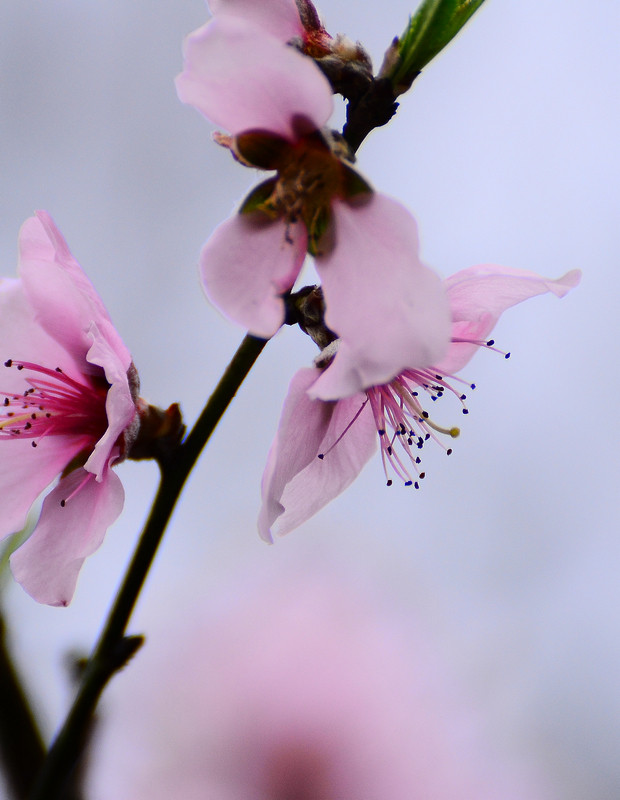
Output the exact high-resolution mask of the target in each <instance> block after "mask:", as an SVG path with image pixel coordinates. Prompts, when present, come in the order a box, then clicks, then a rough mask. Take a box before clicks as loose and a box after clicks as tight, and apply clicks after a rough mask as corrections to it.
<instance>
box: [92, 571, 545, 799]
mask: <svg viewBox="0 0 620 800" xmlns="http://www.w3.org/2000/svg"><path fill="white" fill-rule="evenodd" d="M288 572H289V573H291V572H292V573H293V574H290V575H289V579H288V580H287V581H282V580H275V581H274V580H273V579H272V580H271V581H270V583H269V585H266V586H262V587H256V586H250V589H249V590H248V581H247V580H246V581H244V584H243V585H236V586H235V587H232V589H231V594H232V595H233V596H234V597H235V600H234V603H233V607H232V608H228V609H227V610H225V611H224V613H221V614H220V616H219V618H218V620H217V621H214V620H213V619H211V620H204V619H203V621H202V622H201V621H197V620H196V608H195V606H194V608H193V610H192V612H191V614H190V615H188V616H189V617H190V618H191V619H192V620H193V621H192V623H191V624H188V623H186V624H185V625H184V626H182V627H181V629H179V628H178V623H177V628H176V629H175V630H167V631H163V632H162V635H160V638H159V642H158V641H157V640H156V637H155V636H154V637H152V638H151V647H150V648H148V652H145V653H144V654H143V655H142V656H141V658H140V663H138V662H136V663H135V664H134V665H133V667H132V669H131V670H129V671H128V672H127V673H126V674H124V675H123V676H122V678H123V680H122V682H121V681H120V680H119V683H118V690H117V692H116V697H115V701H116V702H115V703H114V706H113V707H111V708H110V707H108V713H107V714H106V719H105V720H104V721H103V722H102V726H103V730H102V731H101V734H102V736H101V737H100V738H99V741H98V745H99V746H98V747H97V751H96V752H95V753H93V759H94V762H95V763H94V772H93V774H92V775H91V778H90V786H89V789H90V792H89V794H92V796H97V797H99V798H102V800H105V799H106V798H110V800H112V799H113V800H116V799H117V798H119V797H131V798H132V800H147V798H148V800H164V798H165V800H170V798H174V799H175V800H431V798H432V800H466V799H467V800H469V798H475V800H487V799H488V800H517V799H519V800H536V798H539V797H540V796H541V795H540V794H539V792H538V791H537V789H536V788H535V787H534V784H533V781H532V780H531V779H528V778H526V776H525V775H524V774H523V770H520V771H517V770H516V769H515V767H514V766H513V765H509V764H508V762H507V759H506V758H505V757H502V756H501V755H500V754H498V753H496V752H494V750H493V748H492V747H491V746H490V744H489V743H488V742H485V741H484V734H483V727H482V724H481V722H480V720H478V719H476V717H475V715H474V714H473V713H472V710H471V708H469V706H468V703H467V702H465V700H464V698H463V697H462V696H461V695H459V693H458V692H457V691H456V690H455V688H454V686H453V685H452V684H451V680H450V678H449V676H448V670H447V669H446V667H445V665H443V664H442V663H441V662H440V661H439V659H438V658H437V657H435V656H434V654H432V653H431V651H430V648H429V645H428V642H427V641H426V640H425V639H424V637H423V636H421V635H420V634H418V635H417V636H414V635H413V631H412V627H413V626H412V625H411V623H409V624H408V627H407V629H406V630H405V629H403V627H402V623H401V624H399V622H398V619H397V617H396V616H395V615H391V614H390V613H389V612H387V611H385V610H379V609H380V608H381V605H382V604H381V603H379V602H377V598H374V597H368V596H365V595H364V594H363V593H362V592H361V591H360V589H359V585H358V587H357V588H356V589H355V590H351V589H350V588H348V587H347V585H346V580H345V581H344V585H343V576H342V574H341V573H339V575H338V577H337V580H336V579H334V578H331V577H330V576H328V575H326V574H325V572H324V571H322V572H321V573H320V574H317V575H316V577H315V578H314V579H309V578H308V577H307V576H303V575H300V574H299V573H295V572H294V571H292V570H290V569H289V570H288ZM257 588H258V590H257ZM158 645H159V646H158ZM105 726H107V730H106V727H105Z"/></svg>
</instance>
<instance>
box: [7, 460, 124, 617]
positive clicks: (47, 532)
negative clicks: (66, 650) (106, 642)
mask: <svg viewBox="0 0 620 800" xmlns="http://www.w3.org/2000/svg"><path fill="white" fill-rule="evenodd" d="M85 478H86V479H88V480H87V481H86V483H85V484H84V485H82V486H81V488H79V489H78V487H79V486H80V484H81V483H82V482H83V481H84V479H85ZM76 489H78V491H77V493H76V494H75V495H74V496H73V497H71V496H70V495H71V493H72V492H74V491H75V490H76ZM124 496H125V495H124V491H123V486H122V484H121V482H120V480H119V478H118V476H117V475H115V473H114V472H112V471H111V470H108V471H107V472H106V473H105V475H104V477H103V480H102V481H101V482H98V481H97V480H95V478H94V476H92V475H91V474H90V473H88V472H85V471H84V470H83V469H77V470H74V471H73V472H71V473H70V474H69V475H67V477H66V478H63V479H62V480H61V481H60V483H59V484H58V486H57V487H56V488H55V489H54V490H53V491H52V492H50V494H48V496H47V497H46V498H45V502H44V503H43V508H42V510H41V517H40V519H39V522H38V524H37V526H36V528H35V529H34V532H33V533H32V535H31V536H30V538H29V539H28V540H27V541H26V542H25V543H24V544H23V545H22V546H21V547H20V548H19V549H18V550H16V551H15V553H13V555H12V556H11V569H12V571H13V575H14V577H15V580H16V581H17V582H18V583H20V584H21V585H22V587H23V588H24V589H25V590H26V591H27V592H28V594H29V595H30V596H31V597H33V598H34V599H35V600H36V601H37V602H39V603H46V604H47V605H50V606H66V605H68V604H69V603H70V601H71V598H72V597H73V593H74V591H75V585H76V583H77V578H78V574H79V571H80V569H81V567H82V563H83V562H84V559H85V558H87V557H88V556H89V555H91V554H92V553H94V552H95V550H97V548H98V547H99V546H100V545H101V542H102V541H103V537H104V535H105V532H106V530H107V529H108V527H109V526H110V525H111V524H112V523H113V522H114V521H115V520H116V518H117V517H118V515H119V514H120V513H121V511H122V508H123V502H124ZM67 498H68V499H67ZM63 499H67V502H66V505H65V506H64V508H63V507H62V506H61V504H60V501H61V500H63Z"/></svg>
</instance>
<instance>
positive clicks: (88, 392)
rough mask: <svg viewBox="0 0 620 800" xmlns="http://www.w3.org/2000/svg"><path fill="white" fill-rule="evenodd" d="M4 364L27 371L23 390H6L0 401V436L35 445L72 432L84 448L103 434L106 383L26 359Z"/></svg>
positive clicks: (0, 395) (105, 416)
mask: <svg viewBox="0 0 620 800" xmlns="http://www.w3.org/2000/svg"><path fill="white" fill-rule="evenodd" d="M4 366H5V367H8V368H15V369H17V370H20V371H21V370H27V371H28V373H30V374H29V376H28V377H26V378H25V383H26V384H27V386H28V388H27V389H25V391H24V392H22V393H21V394H15V393H11V392H7V393H4V400H3V401H2V400H0V402H1V403H2V404H1V405H0V439H11V438H15V437H19V438H23V439H32V446H33V447H37V445H38V443H39V442H40V441H41V439H43V438H44V437H45V436H67V435H71V436H78V437H82V438H83V439H84V447H86V446H87V445H89V444H94V443H95V442H97V441H98V440H99V439H100V438H101V437H102V436H103V434H104V433H105V431H106V429H107V426H108V419H107V415H106V410H105V402H106V396H107V392H108V385H107V382H105V381H104V380H99V381H97V379H95V381H92V380H91V381H90V382H89V383H88V384H84V383H80V382H78V381H76V380H74V379H73V378H70V377H69V376H68V375H66V374H65V373H64V372H63V371H62V370H61V369H60V367H56V368H55V369H49V368H48V367H43V366H41V365H40V364H34V363H31V362H28V361H14V360H12V359H9V360H8V361H5V362H4ZM2 394H3V393H0V398H1V397H2Z"/></svg>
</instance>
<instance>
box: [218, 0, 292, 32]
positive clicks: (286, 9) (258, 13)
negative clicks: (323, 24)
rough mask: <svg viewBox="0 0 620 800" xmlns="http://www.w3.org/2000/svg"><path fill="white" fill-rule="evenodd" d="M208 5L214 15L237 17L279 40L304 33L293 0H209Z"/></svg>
mask: <svg viewBox="0 0 620 800" xmlns="http://www.w3.org/2000/svg"><path fill="white" fill-rule="evenodd" d="M209 7H210V9H211V12H212V13H213V15H214V16H217V17H223V16H224V15H226V14H228V15H230V16H234V17H238V18H239V19H242V20H245V22H250V23H252V25H256V26H257V27H258V28H260V29H261V31H263V32H264V33H268V34H270V35H271V36H275V38H276V39H279V40H280V41H281V42H288V41H290V40H291V39H293V38H294V37H296V36H302V35H303V33H304V29H303V26H302V24H301V20H300V18H299V11H298V10H297V4H296V3H295V0H260V2H257V0H209Z"/></svg>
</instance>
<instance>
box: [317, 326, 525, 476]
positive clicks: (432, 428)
mask: <svg viewBox="0 0 620 800" xmlns="http://www.w3.org/2000/svg"><path fill="white" fill-rule="evenodd" d="M456 341H458V342H463V343H467V344H474V345H477V346H484V347H486V348H488V349H490V350H494V351H495V352H498V353H501V354H502V355H503V356H504V358H509V357H510V353H505V352H503V351H501V350H498V349H497V348H496V347H494V344H495V342H494V340H493V339H489V340H488V341H479V340H471V339H458V340H457V339H453V342H456ZM452 382H457V384H461V385H462V386H467V387H469V388H470V389H475V388H476V385H475V384H474V383H467V382H466V381H464V380H463V379H462V378H459V377H457V376H454V375H449V376H443V375H439V374H437V373H436V372H434V371H433V370H432V369H426V370H425V369H407V370H404V371H403V372H401V373H400V374H399V375H398V376H397V377H396V378H394V379H393V380H392V381H390V382H389V383H386V384H383V385H382V386H373V387H372V388H370V389H367V390H366V397H365V399H364V400H363V401H362V404H361V406H360V408H359V410H358V411H357V413H356V414H355V416H354V417H353V419H352V420H351V421H350V422H349V423H348V425H347V427H346V428H345V430H344V431H343V432H342V433H341V434H340V435H339V436H338V439H337V440H336V441H335V442H334V443H333V444H332V445H331V446H330V448H329V449H328V450H327V451H326V452H325V453H320V454H319V458H320V459H324V458H325V457H326V456H327V455H328V453H329V452H330V450H332V449H333V448H334V447H335V446H336V445H337V444H338V442H340V441H341V440H342V438H343V437H344V436H345V435H346V433H347V432H348V431H349V430H350V428H351V426H352V425H353V424H354V423H355V421H356V420H357V418H358V417H359V415H360V414H361V413H362V411H363V410H364V408H365V407H366V406H367V405H369V406H370V409H371V412H372V415H373V418H374V421H375V425H376V427H377V433H378V434H379V443H380V448H381V460H382V464H383V471H384V473H385V477H386V482H387V485H388V486H391V485H392V483H393V478H392V476H395V477H396V478H398V479H400V480H401V481H402V482H403V483H404V485H405V486H413V487H414V488H416V489H419V488H420V483H419V481H420V480H422V479H423V478H424V477H425V475H426V473H425V472H424V471H422V469H421V467H420V464H421V458H420V450H422V448H423V447H424V445H425V444H426V442H428V441H429V440H431V441H434V442H436V443H437V444H438V445H439V446H440V447H442V448H443V450H445V452H446V454H447V455H450V454H451V453H452V448H451V447H448V446H446V444H445V443H444V441H443V440H442V439H441V438H440V436H439V435H441V436H447V437H450V438H451V439H455V438H456V437H457V436H459V434H460V429H459V428H458V427H456V426H453V427H450V428H446V427H443V426H441V425H438V424H437V423H436V422H434V421H433V420H432V419H431V418H430V415H429V413H428V411H426V410H425V409H424V407H423V406H422V403H421V400H420V396H421V395H422V396H426V397H428V398H430V400H431V401H433V402H435V401H436V400H439V398H441V397H443V395H444V394H445V393H446V392H448V393H450V394H452V395H453V396H454V397H456V398H457V400H458V402H459V403H460V405H461V412H462V413H463V414H468V413H469V410H468V408H467V406H466V404H465V401H466V399H467V395H466V394H464V393H463V392H462V391H459V389H457V388H455V386H453V385H452Z"/></svg>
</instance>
